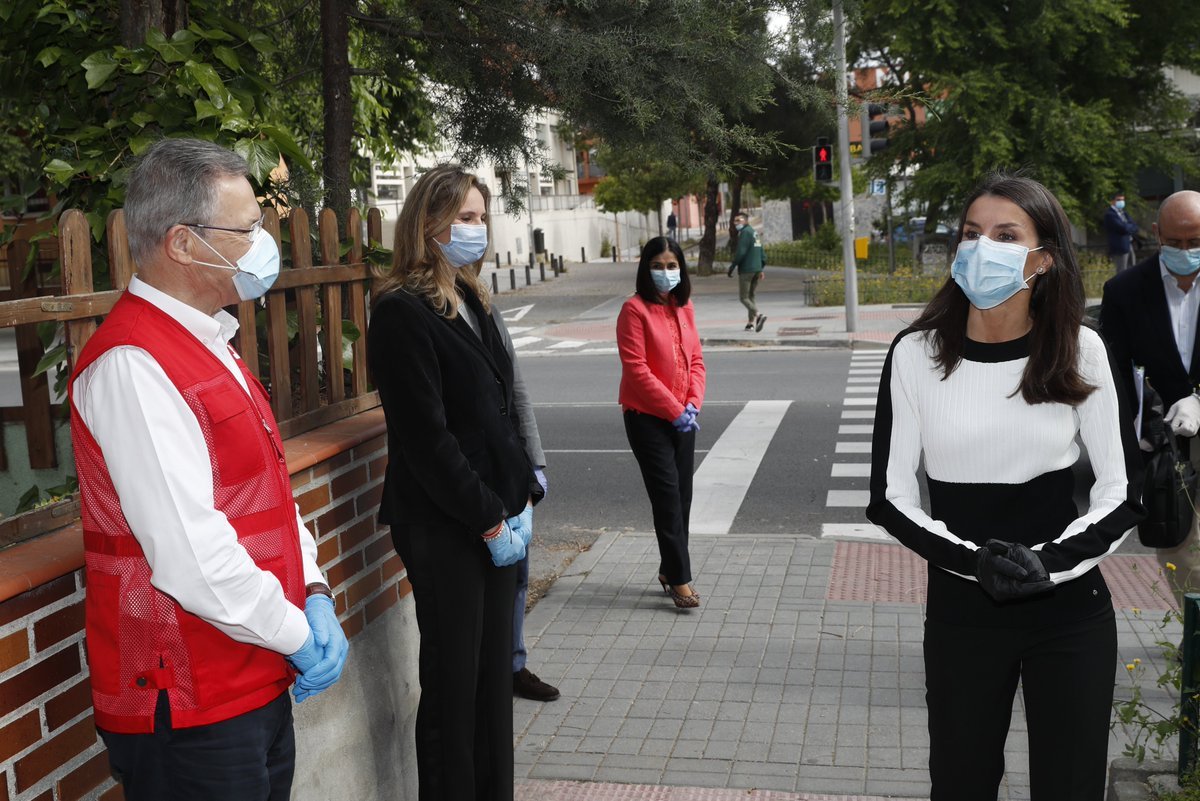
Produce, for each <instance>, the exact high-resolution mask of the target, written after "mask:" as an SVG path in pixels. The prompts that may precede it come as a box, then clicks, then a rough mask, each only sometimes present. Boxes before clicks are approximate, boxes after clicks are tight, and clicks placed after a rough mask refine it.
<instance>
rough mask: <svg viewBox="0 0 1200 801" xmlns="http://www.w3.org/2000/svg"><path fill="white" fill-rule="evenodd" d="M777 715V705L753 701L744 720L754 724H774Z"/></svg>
mask: <svg viewBox="0 0 1200 801" xmlns="http://www.w3.org/2000/svg"><path fill="white" fill-rule="evenodd" d="M778 713H779V707H778V705H776V704H771V703H760V702H758V701H754V702H752V703H751V704H750V710H749V712H748V713H747V714H746V719H747V720H749V721H752V722H755V723H774V722H775V717H776V715H778Z"/></svg>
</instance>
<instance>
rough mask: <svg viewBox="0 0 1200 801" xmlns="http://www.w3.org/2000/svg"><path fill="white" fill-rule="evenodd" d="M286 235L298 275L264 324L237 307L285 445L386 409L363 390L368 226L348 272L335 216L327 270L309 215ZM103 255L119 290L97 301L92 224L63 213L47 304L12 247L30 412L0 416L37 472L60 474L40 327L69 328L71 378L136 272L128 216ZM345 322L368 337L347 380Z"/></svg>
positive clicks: (250, 308) (272, 295)
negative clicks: (57, 270) (38, 370)
mask: <svg viewBox="0 0 1200 801" xmlns="http://www.w3.org/2000/svg"><path fill="white" fill-rule="evenodd" d="M263 217H264V219H263V228H265V229H266V230H267V231H269V232H270V234H271V235H272V236H273V237H274V238H275V242H276V245H279V244H280V242H281V237H280V219H279V216H278V214H277V213H276V212H275V210H274V209H265V210H264V212H263ZM287 224H288V229H289V234H290V241H291V253H290V256H291V259H290V261H291V266H290V268H288V269H285V270H283V271H282V273H281V274H280V276H279V278H278V280H277V281H276V282H275V285H274V286H273V287H272V288H271V290H270V291H269V292H268V293H267V295H266V297H265V299H264V307H265V308H264V310H263V314H262V316H261V317H260V316H259V315H258V314H257V312H258V309H257V306H256V302H253V301H247V302H243V303H239V304H238V307H237V317H238V322H239V326H240V327H239V330H238V336H237V345H238V350H239V352H240V353H241V355H242V358H243V360H244V361H245V363H246V366H247V367H248V368H249V369H250V371H251V372H252V373H253V374H254V375H255V376H257V377H258V378H259V379H260V380H262V381H263V382H264V384H266V385H267V386H268V388H269V390H270V392H271V406H272V410H273V411H274V413H275V417H276V419H277V421H278V423H279V428H280V432H281V433H282V435H283V436H284V437H290V436H295V435H297V434H300V433H303V432H305V431H309V430H311V429H314V428H317V427H319V426H322V425H325V424H327V423H331V422H333V421H335V420H339V419H341V418H343V417H349V416H350V415H353V414H357V413H358V412H361V411H365V410H367V409H370V408H372V407H374V406H377V405H378V404H379V397H378V394H377V393H375V392H368V391H367V387H368V382H367V358H366V332H367V293H368V291H369V284H370V279H371V271H370V267H369V266H368V265H367V264H365V263H364V262H363V252H364V249H363V237H362V220H361V217H360V216H359V213H358V211H357V210H354V209H352V210H351V212H350V214H349V219H348V225H347V228H348V231H347V235H348V239H349V249H348V252H347V253H346V260H345V261H343V260H342V259H341V258H339V252H340V249H341V241H342V239H341V237H340V236H339V232H338V225H337V216H336V215H335V214H334V213H333V211H331V210H329V209H325V210H323V211H322V212H321V213H320V215H319V217H318V225H317V243H318V252H319V254H320V260H321V264H319V265H313V263H312V248H311V238H310V228H309V220H308V215H307V214H306V213H305V212H304V211H303V210H300V209H296V210H293V211H291V213H290V214H289V216H288V218H287ZM367 236H368V238H369V239H371V240H373V241H376V242H378V241H380V240H381V239H382V218H381V217H380V214H379V211H378V209H371V210H370V211H369V212H368V214H367ZM105 246H106V248H107V253H108V264H109V275H110V278H111V282H112V286H113V289H112V290H108V291H102V292H97V291H94V286H93V280H92V276H93V270H92V258H91V232H90V228H89V226H88V223H87V219H86V218H85V217H84V215H83V212H81V211H78V210H75V209H72V210H70V211H67V212H65V213H64V214H63V215H62V217H61V218H60V219H59V230H58V247H59V257H60V260H61V268H62V269H61V272H62V292H61V294H59V295H41V296H39V295H38V294H37V293H38V289H37V287H36V281H35V280H34V279H33V277H28V278H27V277H25V276H24V275H23V272H24V264H25V261H26V256H27V254H28V250H27V249H28V247H29V245H28V243H27V242H24V241H20V240H18V241H14V242H13V243H11V244H10V245H9V248H8V253H7V256H8V262H9V271H10V284H11V287H12V291H11V292H10V293H8V294H9V295H10V296H16V299H14V300H7V301H0V328H14V329H15V333H16V339H17V351H18V369H19V372H20V376H21V397H22V406H21V407H20V408H19V409H0V420H16V419H20V420H22V421H23V422H24V423H25V435H26V440H27V443H28V446H29V454H30V467H32V468H34V469H44V468H53V467H55V466H56V464H55V461H56V457H55V447H54V424H53V423H54V421H53V416H54V415H53V408H52V402H51V398H50V393H49V385H48V381H47V374H46V373H43V374H42V375H39V376H37V377H33V372H34V368H35V366H36V365H37V363H38V361H39V360H40V359H41V358H42V344H41V341H40V339H39V337H38V334H37V325H38V324H39V323H42V322H46V321H52V322H58V323H62V325H63V340H64V342H65V343H66V350H67V355H66V359H67V368H68V369H70V368H71V367H73V366H74V363H75V358H76V357H77V356H78V354H79V353H80V351H81V350H82V349H83V346H84V345H85V344H86V343H87V340H88V338H89V337H91V335H92V334H93V333H94V332H95V330H96V326H97V323H98V321H97V318H98V317H102V316H103V315H105V314H107V313H108V312H109V311H110V310H111V309H112V307H113V304H114V303H116V301H117V299H118V298H119V297H120V296H121V293H122V291H123V290H124V289H125V288H126V287H128V286H129V282H130V280H131V279H132V278H133V275H134V272H135V266H134V262H133V258H132V257H131V255H130V250H129V240H128V237H127V236H126V231H125V220H124V212H123V211H120V210H118V211H114V212H112V214H110V215H109V217H108V220H107V225H106V235H105ZM22 296H24V297H22ZM289 319H292V320H294V323H295V331H296V334H295V337H294V338H293V337H292V336H290V335H289V324H288V323H289ZM347 321H348V322H349V323H351V324H352V325H353V327H354V328H355V329H357V331H358V332H359V334H360V336H359V337H358V338H357V339H356V340H355V341H354V342H353V343H352V345H351V346H350V358H349V364H348V368H346V369H344V368H343V350H344V342H345V339H344V336H343V325H344V324H345V323H346V322H347ZM260 322H261V323H262V325H261V326H260ZM260 329H261V330H260ZM260 354H261V356H260ZM264 362H265V366H264V364H263V363H264ZM8 462H9V460H8V458H7V456H6V454H5V452H4V445H3V438H2V437H0V470H5V469H8V468H9V463H8ZM43 511H45V510H43ZM57 511H61V510H57ZM42 517H43V518H46V519H49V518H50V517H54V518H55V520H56V521H57V522H56V524H55V525H54V527H60V526H61V525H65V524H66V523H69V522H71V520H70V519H67V520H62V519H61V517H62V515H61V514H59V515H57V516H55V515H50V514H43V515H42ZM34 528H38V526H34ZM6 529H12V530H13V531H15V530H16V529H20V530H21V531H22V534H21V537H22V538H24V537H27V536H28V535H29V533H30V526H29V523H28V521H25V522H21V521H17V520H15V519H11V518H10V519H8V520H0V545H3V544H5V542H6V541H7V540H10V539H11V538H12V536H13V531H9V532H8V534H7V535H6V533H5V532H6ZM33 533H40V532H39V531H34V532H33Z"/></svg>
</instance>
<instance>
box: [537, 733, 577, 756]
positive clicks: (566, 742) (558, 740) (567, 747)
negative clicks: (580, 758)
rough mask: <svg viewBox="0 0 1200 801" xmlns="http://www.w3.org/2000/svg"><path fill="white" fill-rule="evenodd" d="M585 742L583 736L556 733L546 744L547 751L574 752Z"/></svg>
mask: <svg viewBox="0 0 1200 801" xmlns="http://www.w3.org/2000/svg"><path fill="white" fill-rule="evenodd" d="M582 742H583V737H582V736H572V735H563V734H560V735H556V736H554V737H553V738H551V740H550V742H549V744H548V745H547V746H546V752H547V753H549V752H559V753H569V754H573V753H575V752H576V751H577V750H579V744H580V743H582Z"/></svg>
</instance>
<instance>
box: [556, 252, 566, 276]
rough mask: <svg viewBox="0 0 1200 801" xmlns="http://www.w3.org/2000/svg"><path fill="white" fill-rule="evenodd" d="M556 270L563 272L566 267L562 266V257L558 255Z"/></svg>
mask: <svg viewBox="0 0 1200 801" xmlns="http://www.w3.org/2000/svg"><path fill="white" fill-rule="evenodd" d="M558 271H559V272H560V273H565V272H566V271H567V268H566V267H564V266H563V257H562V256H559V257H558Z"/></svg>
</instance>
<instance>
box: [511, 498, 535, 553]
mask: <svg viewBox="0 0 1200 801" xmlns="http://www.w3.org/2000/svg"><path fill="white" fill-rule="evenodd" d="M506 522H507V523H508V527H509V528H510V529H512V533H513V534H515V535H516V536H518V537H520V538H521V541H522V542H524V543H525V549H526V550H528V549H529V543H530V542H531V541H532V540H533V506H532V504H525V510H524V511H523V512H521V514H519V515H516V516H515V517H510V518H508V520H507V521H506ZM522 558H523V557H522Z"/></svg>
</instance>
